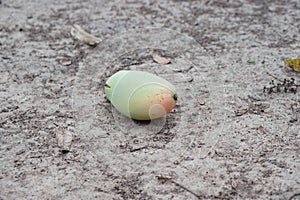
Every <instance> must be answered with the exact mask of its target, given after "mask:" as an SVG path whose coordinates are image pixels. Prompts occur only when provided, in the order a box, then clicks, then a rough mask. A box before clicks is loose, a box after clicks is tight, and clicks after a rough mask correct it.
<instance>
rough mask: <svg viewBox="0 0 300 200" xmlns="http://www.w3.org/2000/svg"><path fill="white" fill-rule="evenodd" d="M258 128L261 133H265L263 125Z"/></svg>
mask: <svg viewBox="0 0 300 200" xmlns="http://www.w3.org/2000/svg"><path fill="white" fill-rule="evenodd" d="M258 130H259V131H260V132H261V133H263V134H266V133H267V130H266V128H265V127H263V126H259V127H258Z"/></svg>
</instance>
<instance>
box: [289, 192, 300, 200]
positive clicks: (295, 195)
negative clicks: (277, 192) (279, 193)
mask: <svg viewBox="0 0 300 200" xmlns="http://www.w3.org/2000/svg"><path fill="white" fill-rule="evenodd" d="M297 196H300V193H296V194H294V195H293V196H291V197H290V198H289V200H292V199H294V198H295V197H297Z"/></svg>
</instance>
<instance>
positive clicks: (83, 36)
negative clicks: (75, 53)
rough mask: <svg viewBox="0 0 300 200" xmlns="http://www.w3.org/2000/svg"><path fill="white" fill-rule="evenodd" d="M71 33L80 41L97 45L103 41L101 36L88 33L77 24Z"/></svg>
mask: <svg viewBox="0 0 300 200" xmlns="http://www.w3.org/2000/svg"><path fill="white" fill-rule="evenodd" d="M71 35H72V36H73V37H74V38H76V39H78V40H79V41H81V42H83V43H85V44H88V45H91V46H95V45H97V44H99V43H100V42H101V40H100V39H99V38H97V37H95V36H93V35H91V34H89V33H87V32H86V31H84V30H83V29H82V28H81V27H80V26H79V25H77V24H74V25H73V28H72V29H71Z"/></svg>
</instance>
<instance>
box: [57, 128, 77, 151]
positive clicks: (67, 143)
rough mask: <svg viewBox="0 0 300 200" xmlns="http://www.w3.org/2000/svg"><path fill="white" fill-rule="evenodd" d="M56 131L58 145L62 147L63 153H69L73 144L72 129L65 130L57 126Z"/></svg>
mask: <svg viewBox="0 0 300 200" xmlns="http://www.w3.org/2000/svg"><path fill="white" fill-rule="evenodd" d="M54 132H55V135H56V138H57V144H58V146H59V147H60V148H61V150H62V152H63V153H68V152H69V151H70V148H71V145H72V140H73V135H72V133H71V132H70V131H64V130H63V129H62V128H56V129H55V130H54Z"/></svg>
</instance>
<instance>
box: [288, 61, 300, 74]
mask: <svg viewBox="0 0 300 200" xmlns="http://www.w3.org/2000/svg"><path fill="white" fill-rule="evenodd" d="M284 63H285V64H286V65H287V66H289V67H291V68H293V69H294V70H295V71H296V72H300V58H294V59H285V60H284Z"/></svg>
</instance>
